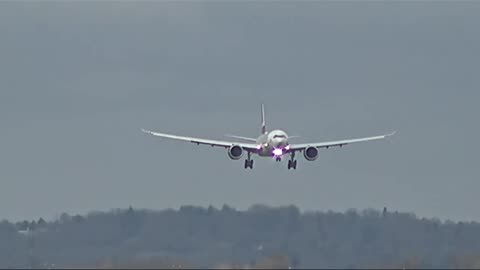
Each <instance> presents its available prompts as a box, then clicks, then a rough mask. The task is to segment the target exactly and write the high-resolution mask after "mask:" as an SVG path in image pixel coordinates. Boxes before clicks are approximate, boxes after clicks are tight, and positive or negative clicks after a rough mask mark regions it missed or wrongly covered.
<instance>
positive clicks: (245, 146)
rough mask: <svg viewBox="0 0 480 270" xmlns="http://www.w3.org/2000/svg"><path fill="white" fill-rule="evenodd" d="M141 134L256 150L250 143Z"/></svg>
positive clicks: (152, 133)
mask: <svg viewBox="0 0 480 270" xmlns="http://www.w3.org/2000/svg"><path fill="white" fill-rule="evenodd" d="M142 131H143V132H145V133H148V134H150V135H153V136H157V137H162V138H167V139H173V140H179V141H187V142H191V143H196V144H197V145H199V144H206V145H210V146H219V147H224V148H228V147H230V146H233V145H238V146H240V147H242V148H243V149H245V150H247V151H249V150H250V151H254V150H256V149H257V148H256V146H257V145H256V144H252V143H240V142H227V141H217V140H209V139H201V138H194V137H185V136H177V135H172V134H166V133H159V132H153V131H149V130H144V129H142Z"/></svg>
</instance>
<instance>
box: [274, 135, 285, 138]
mask: <svg viewBox="0 0 480 270" xmlns="http://www.w3.org/2000/svg"><path fill="white" fill-rule="evenodd" d="M273 138H285V135H273Z"/></svg>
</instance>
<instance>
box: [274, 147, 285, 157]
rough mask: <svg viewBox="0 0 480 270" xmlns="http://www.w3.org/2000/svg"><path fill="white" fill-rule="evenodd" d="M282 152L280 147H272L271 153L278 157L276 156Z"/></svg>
mask: <svg viewBox="0 0 480 270" xmlns="http://www.w3.org/2000/svg"><path fill="white" fill-rule="evenodd" d="M282 154H283V151H282V149H280V148H275V149H273V155H274V156H276V157H278V156H281V155H282Z"/></svg>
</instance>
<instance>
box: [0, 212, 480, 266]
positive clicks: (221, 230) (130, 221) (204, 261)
mask: <svg viewBox="0 0 480 270" xmlns="http://www.w3.org/2000/svg"><path fill="white" fill-rule="evenodd" d="M20 267H21V268H28V267H34V268H70V267H97V268H127V267H128V268H136V267H141V268H148V267H153V268H191V267H199V268H229V267H232V268H233V267H235V268H252V267H255V268H288V267H291V268H376V267H379V268H386V267H389V268H390V267H395V268H408V267H413V268H479V267H480V223H477V222H452V221H445V222H442V221H440V220H438V219H436V218H432V219H427V218H419V217H417V216H415V215H414V214H412V213H399V212H392V211H388V210H387V209H386V208H384V209H383V210H375V209H366V210H362V211H360V210H355V209H350V210H347V211H345V212H343V213H340V212H333V211H327V212H321V211H316V212H301V211H300V210H299V209H298V208H297V207H296V206H293V205H290V206H283V207H269V206H266V205H253V206H252V207H250V208H249V209H248V210H245V211H239V210H236V209H234V208H232V207H230V206H228V205H224V206H223V207H221V208H220V209H217V208H215V207H211V206H210V207H207V208H205V207H197V206H182V207H180V208H179V209H178V210H175V209H165V210H159V211H153V210H146V209H134V208H132V207H129V208H127V209H114V210H111V211H107V212H92V213H89V214H87V215H73V216H71V215H69V214H66V213H64V214H62V215H61V216H60V217H59V218H58V219H56V220H52V221H45V220H44V219H42V218H40V219H39V220H36V221H20V222H9V221H7V220H3V221H2V222H0V268H20Z"/></svg>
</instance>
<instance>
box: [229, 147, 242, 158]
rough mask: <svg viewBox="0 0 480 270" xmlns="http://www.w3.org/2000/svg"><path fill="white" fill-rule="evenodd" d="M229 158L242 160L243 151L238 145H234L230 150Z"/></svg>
mask: <svg viewBox="0 0 480 270" xmlns="http://www.w3.org/2000/svg"><path fill="white" fill-rule="evenodd" d="M227 153H228V157H229V158H231V159H233V160H238V159H241V158H242V156H243V149H242V147H240V146H238V145H233V146H230V147H229V148H228V152H227Z"/></svg>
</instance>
